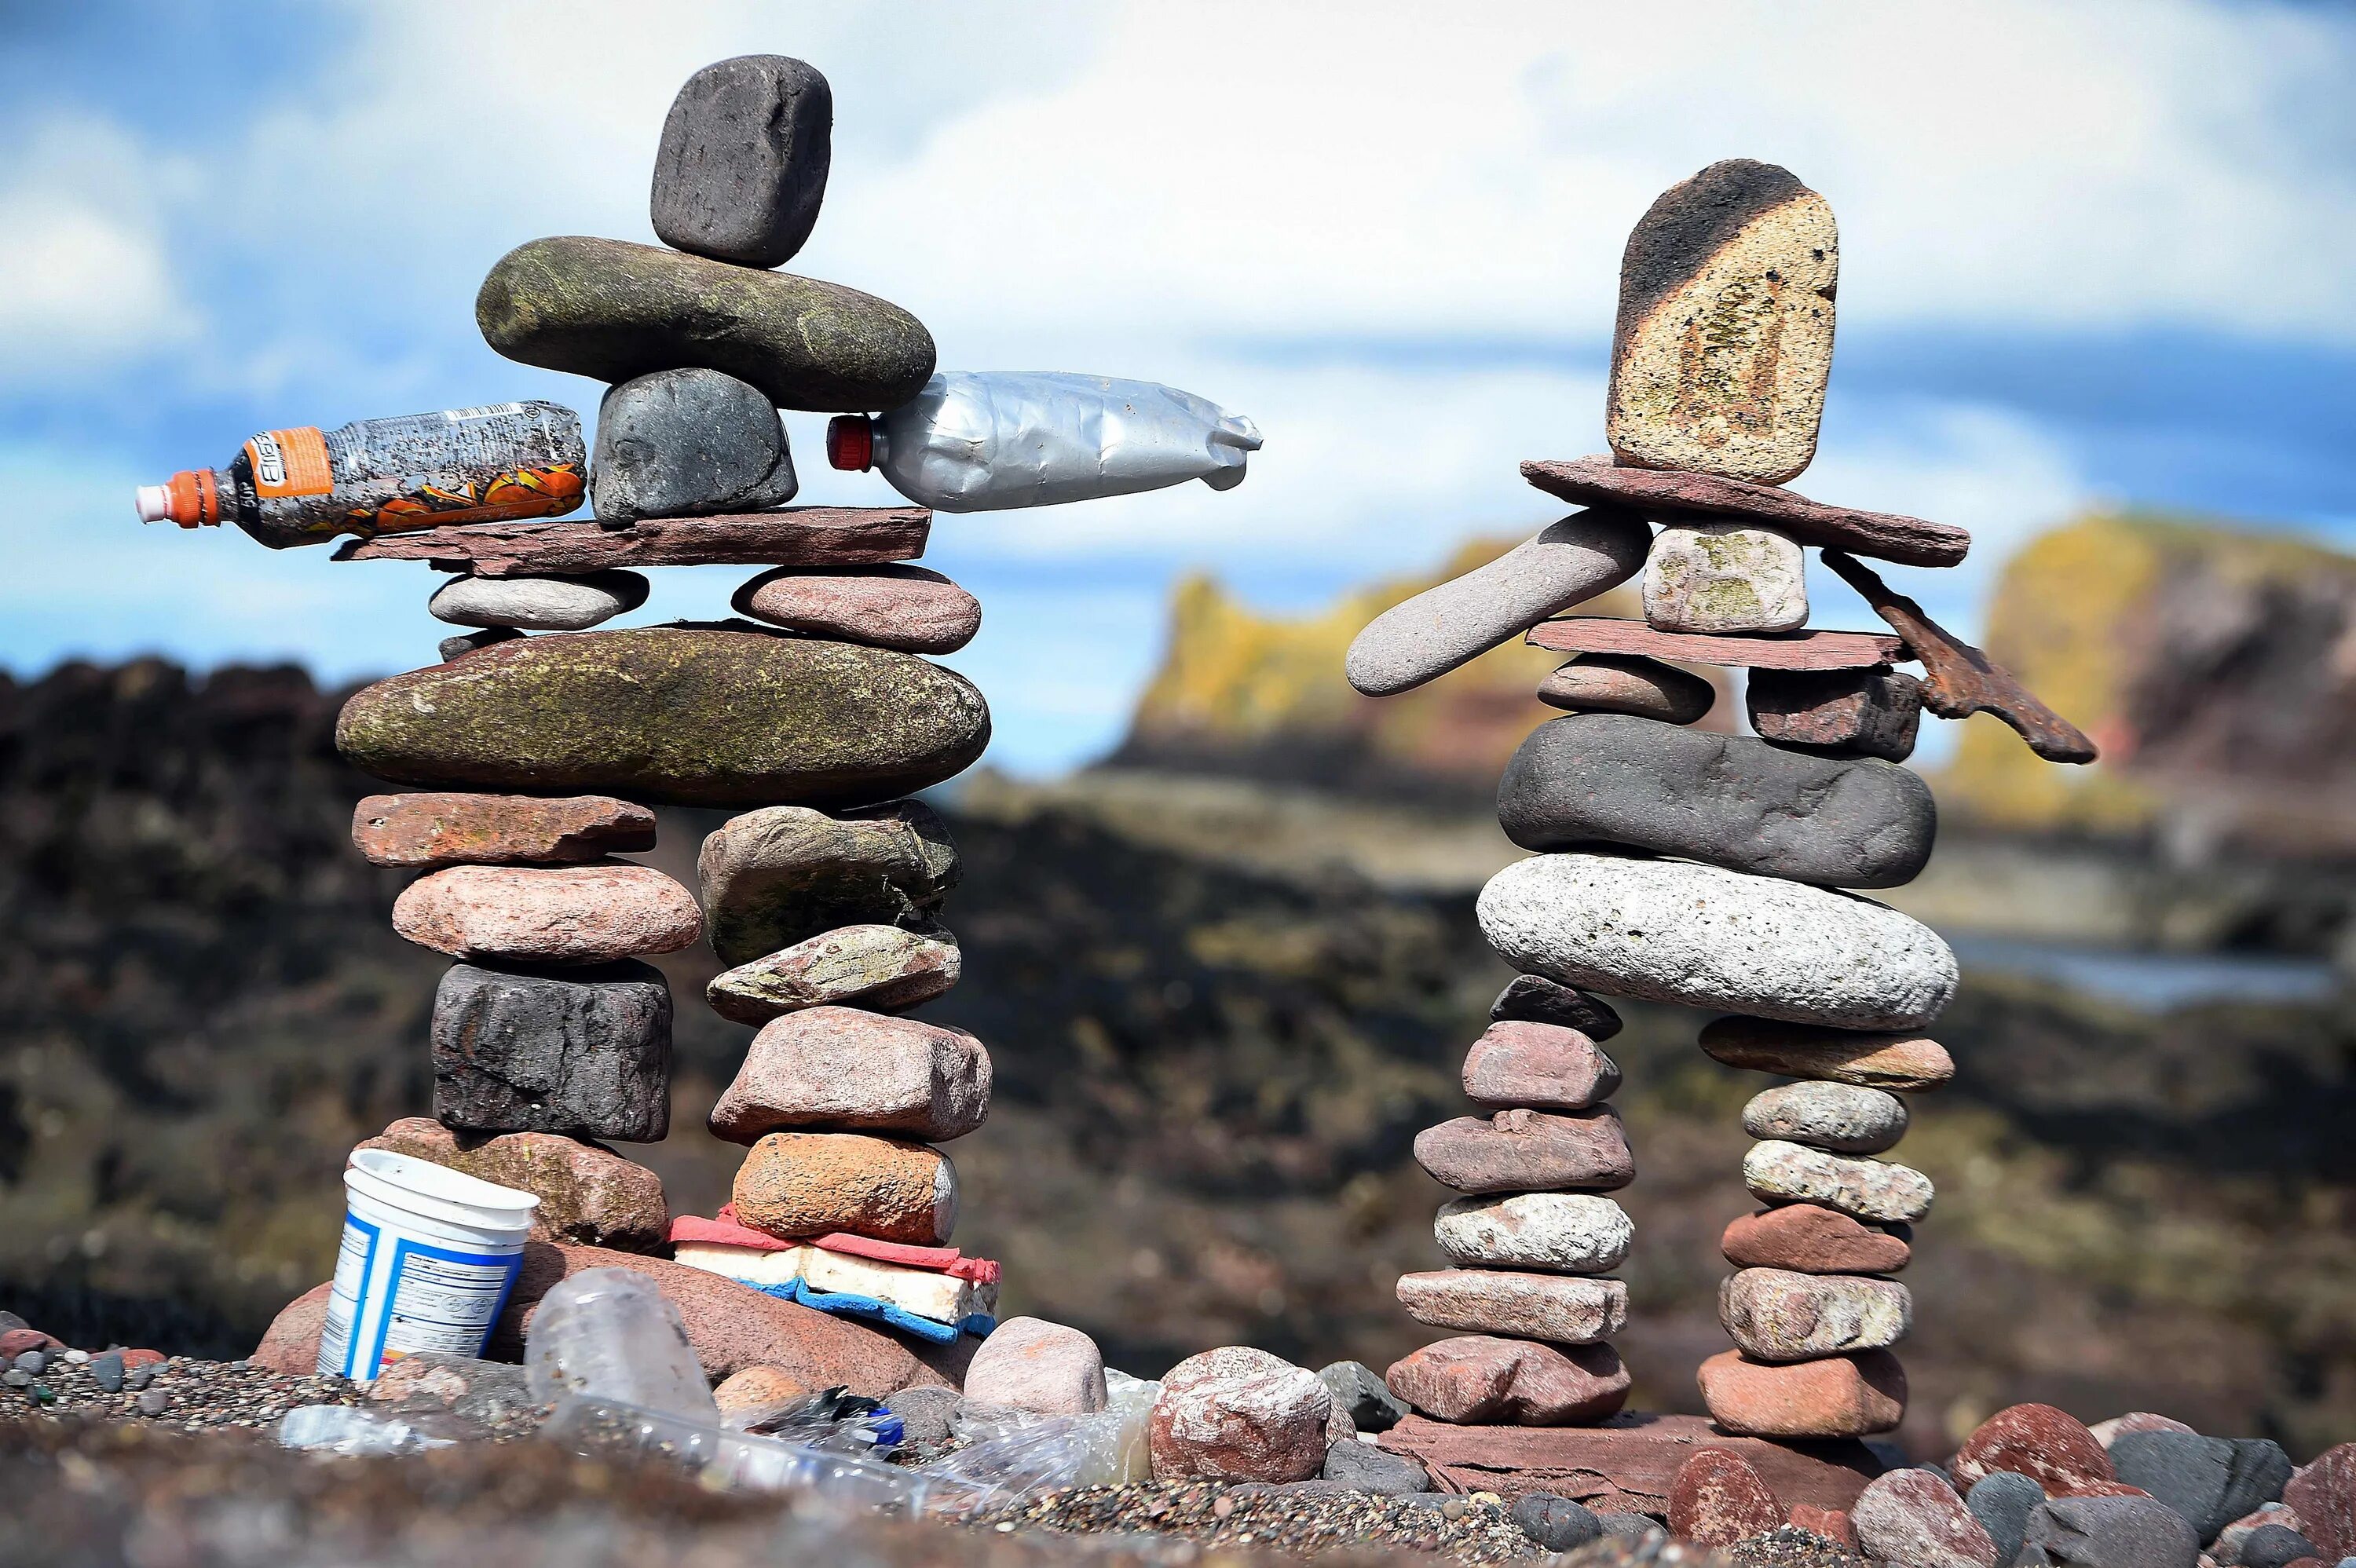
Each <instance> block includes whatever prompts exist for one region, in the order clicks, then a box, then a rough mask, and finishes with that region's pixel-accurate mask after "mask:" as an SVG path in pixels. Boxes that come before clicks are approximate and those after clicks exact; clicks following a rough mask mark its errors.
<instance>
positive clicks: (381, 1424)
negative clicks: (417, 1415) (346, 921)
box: [278, 1404, 455, 1456]
mask: <svg viewBox="0 0 2356 1568" xmlns="http://www.w3.org/2000/svg"><path fill="white" fill-rule="evenodd" d="M454 1441H455V1439H453V1438H448V1437H437V1436H434V1435H433V1434H431V1433H429V1432H427V1431H425V1430H424V1429H423V1427H420V1426H417V1425H413V1424H411V1423H409V1422H406V1421H403V1420H402V1419H401V1418H400V1417H398V1416H391V1415H380V1414H379V1413H376V1412H375V1411H372V1410H361V1409H359V1407H357V1406H355V1405H348V1404H298V1405H296V1406H295V1408H294V1409H293V1410H290V1411H288V1412H287V1413H285V1414H284V1415H282V1416H280V1417H279V1418H278V1443H279V1446H281V1447H283V1448H299V1449H303V1450H305V1451H306V1452H309V1453H315V1454H341V1455H345V1456H365V1455H382V1454H423V1453H424V1452H425V1451H426V1450H427V1449H428V1448H447V1447H449V1446H450V1445H451V1444H452V1443H453V1442H454Z"/></svg>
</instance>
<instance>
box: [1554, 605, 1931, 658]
mask: <svg viewBox="0 0 2356 1568" xmlns="http://www.w3.org/2000/svg"><path fill="white" fill-rule="evenodd" d="M1529 644H1530V646H1532V647H1534V648H1553V649H1555V650H1556V651H1557V652H1559V653H1566V654H1645V655H1649V656H1651V657H1654V658H1656V659H1675V660H1676V661H1678V662H1679V663H1682V664H1715V665H1739V666H1740V667H1743V668H1745V669H1871V668H1874V667H1878V666H1881V665H1886V664H1895V663H1896V662H1897V661H1898V660H1900V659H1901V658H1904V657H1905V656H1906V645H1905V643H1904V642H1902V641H1901V640H1900V639H1899V638H1896V637H1892V636H1887V635H1883V634H1882V633H1879V632H1781V633H1777V634H1775V635H1772V636H1758V637H1719V636H1711V635H1706V634H1704V633H1700V632H1656V631H1655V630H1653V628H1652V627H1650V626H1648V625H1646V624H1644V622H1642V621H1624V620H1622V619H1620V618H1618V617H1616V616H1612V615H1567V616H1565V617H1564V618H1563V619H1561V620H1559V621H1540V622H1539V623H1538V624H1537V625H1535V626H1533V627H1531V628H1530V635H1529Z"/></svg>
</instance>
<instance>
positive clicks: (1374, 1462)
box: [1321, 1438, 1431, 1498]
mask: <svg viewBox="0 0 2356 1568" xmlns="http://www.w3.org/2000/svg"><path fill="white" fill-rule="evenodd" d="M1321 1478H1323V1479H1324V1480H1328V1481H1333V1482H1338V1483H1339V1484H1340V1485H1342V1486H1344V1487H1347V1488H1350V1489H1351V1490H1352V1491H1354V1492H1372V1493H1374V1494H1375V1495H1376V1496H1377V1497H1387V1498H1406V1497H1413V1496H1414V1495H1415V1494H1417V1493H1418V1492H1428V1491H1430V1490H1431V1477H1430V1473H1429V1472H1427V1471H1426V1470H1425V1469H1424V1467H1423V1466H1422V1464H1421V1463H1420V1462H1419V1461H1418V1460H1417V1459H1415V1458H1414V1457H1412V1456H1409V1455H1406V1454H1394V1453H1392V1452H1391V1451H1390V1450H1389V1449H1387V1448H1377V1447H1376V1446H1375V1445H1373V1444H1371V1443H1360V1442H1358V1441H1357V1440H1355V1438H1345V1439H1344V1440H1343V1441H1342V1442H1339V1443H1336V1444H1334V1445H1333V1446H1332V1447H1331V1448H1328V1449H1326V1450H1325V1469H1324V1472H1323V1477H1321Z"/></svg>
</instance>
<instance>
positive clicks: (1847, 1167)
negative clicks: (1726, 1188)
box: [1742, 1138, 1936, 1224]
mask: <svg viewBox="0 0 2356 1568" xmlns="http://www.w3.org/2000/svg"><path fill="white" fill-rule="evenodd" d="M1742 1183H1743V1185H1744V1186H1745V1187H1747V1188H1749V1189H1751V1196H1753V1197H1755V1198H1759V1199H1762V1200H1765V1201H1767V1202H1770V1203H1821V1204H1823V1205H1824V1206H1825V1207H1826V1208H1827V1209H1837V1210H1839V1211H1841V1212H1842V1213H1844V1214H1848V1215H1853V1216H1854V1217H1856V1218H1857V1219H1859V1220H1871V1221H1877V1222H1879V1223H1881V1224H1891V1223H1895V1222H1897V1221H1906V1222H1908V1223H1912V1221H1916V1220H1920V1219H1921V1218H1922V1216H1923V1215H1925V1214H1927V1213H1929V1212H1930V1211H1931V1200H1932V1199H1933V1197H1934V1196H1935V1195H1936V1194H1935V1192H1934V1190H1933V1188H1932V1185H1931V1179H1930V1178H1929V1177H1927V1176H1925V1175H1923V1174H1922V1172H1921V1171H1919V1170H1916V1169H1915V1168H1913V1167H1912V1166H1907V1165H1900V1164H1898V1163H1897V1162H1896V1161H1894V1160H1884V1159H1851V1158H1849V1157H1847V1156H1845V1155H1837V1154H1831V1153H1827V1152H1826V1150H1824V1149H1820V1148H1809V1147H1805V1146H1804V1145H1801V1144H1795V1143H1786V1142H1784V1141H1783V1140H1782V1139H1780V1138H1770V1139H1766V1140H1763V1141H1762V1142H1759V1143H1755V1144H1752V1145H1751V1152H1750V1153H1749V1154H1746V1155H1744V1156H1743V1157H1742Z"/></svg>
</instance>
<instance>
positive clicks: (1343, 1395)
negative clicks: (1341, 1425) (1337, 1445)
mask: <svg viewBox="0 0 2356 1568" xmlns="http://www.w3.org/2000/svg"><path fill="white" fill-rule="evenodd" d="M1317 1381H1320V1382H1322V1383H1323V1384H1324V1385H1325V1392H1327V1393H1329V1394H1331V1395H1332V1396H1333V1408H1334V1409H1336V1410H1338V1411H1340V1412H1341V1413H1343V1414H1344V1415H1346V1416H1348V1417H1349V1418H1350V1424H1351V1425H1352V1426H1354V1427H1355V1428H1356V1429H1357V1430H1358V1431H1360V1432H1388V1431H1389V1430H1390V1429H1391V1428H1392V1427H1394V1426H1396V1425H1398V1422H1399V1417H1401V1416H1403V1415H1405V1414H1406V1413H1408V1407H1407V1402H1406V1401H1404V1400H1402V1399H1400V1398H1399V1397H1398V1395H1397V1394H1395V1393H1393V1392H1391V1391H1390V1389H1389V1388H1388V1387H1387V1385H1386V1384H1385V1383H1384V1382H1383V1380H1382V1378H1381V1377H1380V1376H1379V1375H1378V1374H1377V1373H1376V1371H1375V1369H1374V1368H1372V1367H1370V1366H1368V1365H1366V1363H1365V1362H1364V1361H1335V1362H1333V1363H1332V1364H1331V1365H1329V1366H1324V1367H1320V1368H1319V1369H1318V1370H1317Z"/></svg>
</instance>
